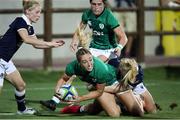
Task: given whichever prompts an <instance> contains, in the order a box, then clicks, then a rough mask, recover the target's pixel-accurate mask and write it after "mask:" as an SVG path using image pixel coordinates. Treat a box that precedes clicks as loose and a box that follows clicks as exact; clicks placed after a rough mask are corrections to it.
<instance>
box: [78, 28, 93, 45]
mask: <svg viewBox="0 0 180 120" xmlns="http://www.w3.org/2000/svg"><path fill="white" fill-rule="evenodd" d="M77 35H78V39H79V47H83V48H89V43H90V41H91V36H92V33H91V32H88V33H86V32H85V30H84V29H81V28H80V27H78V29H77Z"/></svg>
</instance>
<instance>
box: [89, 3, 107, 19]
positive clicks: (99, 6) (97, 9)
mask: <svg viewBox="0 0 180 120" xmlns="http://www.w3.org/2000/svg"><path fill="white" fill-rule="evenodd" d="M91 10H92V11H93V13H94V15H96V16H98V15H100V14H101V13H102V12H103V10H104V3H103V0H92V2H91Z"/></svg>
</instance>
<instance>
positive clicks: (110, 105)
mask: <svg viewBox="0 0 180 120" xmlns="http://www.w3.org/2000/svg"><path fill="white" fill-rule="evenodd" d="M97 100H98V101H99V103H100V105H101V106H102V108H103V110H104V111H105V112H106V113H107V114H108V115H109V116H111V117H119V116H120V113H121V110H120V107H119V106H118V105H117V104H116V101H115V96H114V94H110V93H106V92H104V93H103V94H102V95H101V96H100V97H98V98H97Z"/></svg>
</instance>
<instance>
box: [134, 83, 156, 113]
mask: <svg viewBox="0 0 180 120" xmlns="http://www.w3.org/2000/svg"><path fill="white" fill-rule="evenodd" d="M133 93H134V94H136V95H140V96H141V97H142V98H143V101H144V110H145V111H146V112H147V113H156V105H155V102H154V99H153V97H152V95H151V93H150V92H149V91H148V90H147V88H146V87H145V86H144V84H143V83H140V84H138V85H137V86H136V87H135V88H134V89H133Z"/></svg>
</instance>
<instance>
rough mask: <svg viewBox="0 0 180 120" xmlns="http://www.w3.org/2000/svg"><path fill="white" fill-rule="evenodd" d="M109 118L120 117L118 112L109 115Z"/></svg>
mask: <svg viewBox="0 0 180 120" xmlns="http://www.w3.org/2000/svg"><path fill="white" fill-rule="evenodd" d="M109 116H110V117H120V112H118V111H117V112H113V113H110V114H109Z"/></svg>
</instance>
